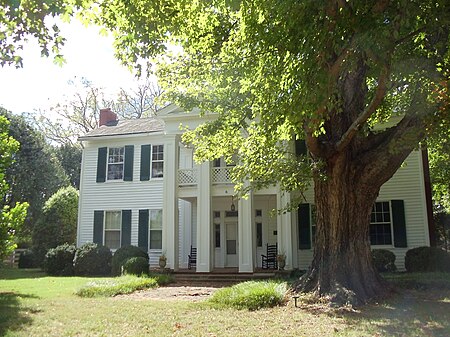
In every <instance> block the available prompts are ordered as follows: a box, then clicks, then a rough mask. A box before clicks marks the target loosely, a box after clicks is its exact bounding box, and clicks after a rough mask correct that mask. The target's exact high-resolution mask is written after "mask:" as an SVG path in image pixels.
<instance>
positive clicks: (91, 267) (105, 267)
mask: <svg viewBox="0 0 450 337" xmlns="http://www.w3.org/2000/svg"><path fill="white" fill-rule="evenodd" d="M111 258H112V254H111V251H110V250H109V248H108V247H105V246H99V245H97V244H96V243H86V244H84V245H83V246H81V247H80V248H78V249H77V251H76V252H75V258H74V259H73V267H74V272H75V275H110V273H111Z"/></svg>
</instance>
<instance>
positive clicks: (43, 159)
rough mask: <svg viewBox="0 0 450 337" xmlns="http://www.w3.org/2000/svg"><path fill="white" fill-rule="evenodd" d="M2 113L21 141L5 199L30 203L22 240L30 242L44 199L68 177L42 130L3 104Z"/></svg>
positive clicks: (7, 174)
mask: <svg viewBox="0 0 450 337" xmlns="http://www.w3.org/2000/svg"><path fill="white" fill-rule="evenodd" d="M0 116H3V117H5V118H7V120H8V121H9V133H10V135H11V136H12V137H14V139H16V140H17V141H18V142H19V143H20V148H19V149H18V151H17V152H16V153H15V155H14V162H13V163H11V164H10V165H9V166H8V168H7V169H6V172H5V180H6V182H7V183H8V185H9V192H8V194H7V196H6V197H5V199H4V201H5V203H6V204H8V205H10V206H13V205H15V204H16V203H17V202H27V203H28V204H29V209H28V214H27V218H26V221H25V224H24V226H23V228H22V230H21V239H22V240H24V241H27V238H29V237H30V236H31V231H32V229H33V226H34V224H35V222H36V221H37V219H38V218H39V217H40V215H41V213H42V207H43V206H44V202H45V201H46V200H47V199H48V198H49V197H50V196H51V195H52V194H53V193H55V192H56V191H57V190H58V189H59V188H60V187H62V186H65V185H67V184H68V178H67V176H66V174H65V172H64V170H63V168H62V167H61V164H60V162H59V161H58V159H57V157H56V155H55V153H54V150H53V148H52V147H51V146H50V145H48V144H47V143H46V141H45V139H44V137H43V136H42V134H41V133H40V132H38V131H37V130H36V129H35V128H34V127H33V126H32V125H31V123H29V122H28V121H27V119H26V118H25V117H24V116H21V115H14V114H12V113H10V112H8V111H7V110H5V109H3V108H1V107H0Z"/></svg>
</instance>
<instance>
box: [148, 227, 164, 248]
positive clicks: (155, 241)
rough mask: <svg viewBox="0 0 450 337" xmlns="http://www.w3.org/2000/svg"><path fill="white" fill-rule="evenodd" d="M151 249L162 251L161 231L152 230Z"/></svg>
mask: <svg viewBox="0 0 450 337" xmlns="http://www.w3.org/2000/svg"><path fill="white" fill-rule="evenodd" d="M150 249H162V231H161V230H154V229H153V230H150Z"/></svg>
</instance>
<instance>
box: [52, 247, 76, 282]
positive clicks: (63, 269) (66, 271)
mask: <svg viewBox="0 0 450 337" xmlns="http://www.w3.org/2000/svg"><path fill="white" fill-rule="evenodd" d="M76 250H77V248H76V247H75V246H74V245H69V244H68V243H65V244H63V245H60V246H58V247H56V248H51V249H49V250H48V252H47V254H45V259H44V271H45V272H46V273H47V274H49V275H61V276H71V275H73V259H74V257H75V252H76Z"/></svg>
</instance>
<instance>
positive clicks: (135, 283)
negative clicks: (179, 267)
mask: <svg viewBox="0 0 450 337" xmlns="http://www.w3.org/2000/svg"><path fill="white" fill-rule="evenodd" d="M157 286H158V281H157V280H156V278H148V277H138V276H131V275H127V276H121V277H117V278H115V279H113V280H111V279H107V280H95V281H92V282H89V283H87V284H86V285H85V286H83V287H81V288H80V289H78V290H77V292H76V294H77V295H78V296H81V297H97V296H116V295H122V294H130V293H132V292H134V291H136V290H143V289H147V288H155V287H157Z"/></svg>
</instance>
